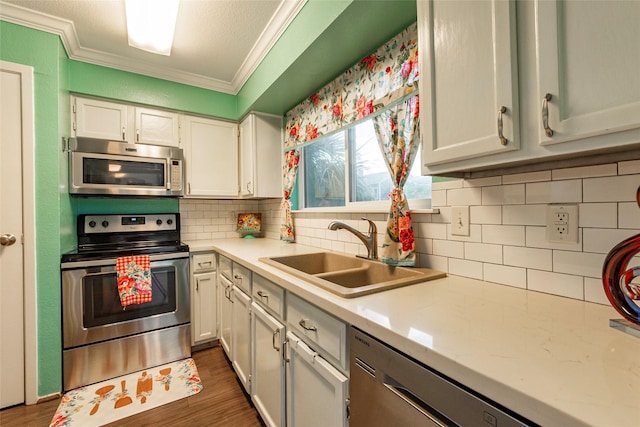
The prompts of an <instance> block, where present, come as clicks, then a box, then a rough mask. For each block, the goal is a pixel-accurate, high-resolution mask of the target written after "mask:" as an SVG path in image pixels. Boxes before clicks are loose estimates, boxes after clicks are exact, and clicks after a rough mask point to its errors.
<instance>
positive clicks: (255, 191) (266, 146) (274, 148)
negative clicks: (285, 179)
mask: <svg viewBox="0 0 640 427" xmlns="http://www.w3.org/2000/svg"><path fill="white" fill-rule="evenodd" d="M239 132H240V196H243V197H247V196H250V197H281V196H282V178H281V176H282V168H281V164H282V157H283V153H282V117H280V116H272V115H267V114H262V113H251V114H249V115H248V116H247V117H245V118H244V119H243V120H242V122H240V127H239Z"/></svg>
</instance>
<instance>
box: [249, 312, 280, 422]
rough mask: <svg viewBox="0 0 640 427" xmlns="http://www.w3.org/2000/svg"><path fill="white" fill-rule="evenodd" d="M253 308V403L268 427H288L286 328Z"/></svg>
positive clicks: (271, 317)
mask: <svg viewBox="0 0 640 427" xmlns="http://www.w3.org/2000/svg"><path fill="white" fill-rule="evenodd" d="M251 307H252V314H251V332H252V337H253V346H252V351H251V367H252V370H251V372H252V374H251V400H252V401H253V404H254V405H255V407H256V409H257V410H258V412H259V413H260V415H261V416H262V421H264V423H265V424H266V425H267V426H268V427H277V426H278V427H279V426H284V425H285V408H284V403H285V382H284V378H285V374H284V373H285V363H284V358H283V356H282V352H283V342H284V337H285V329H284V325H283V324H282V323H281V322H280V321H278V320H277V319H276V318H275V317H273V316H271V315H270V314H269V313H267V312H266V311H265V310H264V309H263V308H262V307H261V306H260V305H259V304H257V303H256V302H255V301H254V302H253V303H252V304H251Z"/></svg>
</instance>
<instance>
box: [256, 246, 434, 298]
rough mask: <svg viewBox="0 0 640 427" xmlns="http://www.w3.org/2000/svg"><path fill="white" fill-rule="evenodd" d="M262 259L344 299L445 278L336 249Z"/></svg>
mask: <svg viewBox="0 0 640 427" xmlns="http://www.w3.org/2000/svg"><path fill="white" fill-rule="evenodd" d="M260 261H262V262H265V263H267V264H269V265H271V266H274V267H277V268H279V269H280V270H282V271H286V272H287V273H290V274H292V275H294V276H296V277H299V278H301V279H303V280H306V281H307V282H309V283H310V284H313V285H315V286H318V287H320V288H323V289H325V290H327V291H330V292H333V293H334V294H336V295H339V296H341V297H343V298H354V297H358V296H362V295H367V294H372V293H376V292H381V291H386V290H389V289H393V288H398V287H401V286H407V285H412V284H415V283H421V282H426V281H427V280H432V279H439V278H441V277H445V276H446V273H443V272H441V271H437V270H432V269H430V268H409V267H393V266H390V265H386V264H382V263H380V262H378V261H372V260H367V259H362V258H356V257H354V256H350V255H342V254H337V253H333V252H314V253H309V254H300V255H290V256H278V257H265V258H260Z"/></svg>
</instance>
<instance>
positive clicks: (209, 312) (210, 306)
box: [191, 253, 218, 345]
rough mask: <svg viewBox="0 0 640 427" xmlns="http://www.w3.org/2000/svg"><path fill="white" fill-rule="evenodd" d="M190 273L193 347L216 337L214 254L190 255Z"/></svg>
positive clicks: (216, 285)
mask: <svg viewBox="0 0 640 427" xmlns="http://www.w3.org/2000/svg"><path fill="white" fill-rule="evenodd" d="M191 271H193V274H192V277H191V344H192V345H195V344H201V343H204V342H207V341H212V340H214V339H216V338H217V337H218V310H217V306H218V304H217V298H218V295H217V293H218V291H217V288H218V282H217V280H216V256H215V254H214V253H201V254H195V255H192V256H191Z"/></svg>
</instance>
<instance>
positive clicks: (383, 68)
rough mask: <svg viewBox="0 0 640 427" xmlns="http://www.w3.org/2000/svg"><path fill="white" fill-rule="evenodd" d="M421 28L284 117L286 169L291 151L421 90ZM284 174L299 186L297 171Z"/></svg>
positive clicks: (286, 228)
mask: <svg viewBox="0 0 640 427" xmlns="http://www.w3.org/2000/svg"><path fill="white" fill-rule="evenodd" d="M417 37H418V27H417V24H416V23H414V24H412V25H410V26H409V27H408V28H407V29H405V30H404V31H402V32H401V33H400V34H398V35H397V36H396V37H394V38H393V39H391V40H389V41H388V42H387V43H385V44H384V45H383V46H381V47H380V48H379V49H378V50H376V51H375V52H374V53H372V54H371V55H368V56H366V57H365V58H363V59H362V60H361V61H360V62H358V63H357V64H355V65H354V66H352V67H351V68H349V69H348V70H346V71H345V72H344V73H342V74H341V75H340V76H339V77H338V78H336V79H335V80H333V81H332V82H331V83H329V84H327V85H325V86H324V87H323V88H321V89H320V90H318V91H317V92H315V93H313V94H312V95H311V96H309V97H308V98H307V99H306V100H304V101H303V102H301V103H300V104H299V105H297V106H296V107H294V108H293V109H291V110H290V111H289V112H288V113H287V114H286V115H285V121H286V134H285V140H284V146H285V154H284V155H285V169H286V168H287V166H286V164H287V158H289V159H290V158H291V157H292V155H291V154H288V153H289V152H290V150H292V149H294V148H296V147H298V146H300V145H301V144H306V143H309V142H311V141H313V140H314V139H316V138H318V137H320V136H324V135H328V134H329V133H332V132H334V131H337V130H339V129H340V128H342V127H344V126H346V125H349V124H352V123H354V122H356V121H358V120H361V119H364V118H365V117H367V116H370V115H371V114H374V113H376V111H379V110H380V109H382V108H383V107H384V105H383V104H379V103H377V102H376V101H375V100H379V99H382V98H384V97H386V96H388V95H389V94H391V93H395V91H397V90H399V89H402V88H405V87H409V88H411V90H413V88H415V87H416V86H417V81H418V78H419V74H418V40H417ZM296 170H297V164H296V168H295V169H293V170H292V171H289V170H284V171H283V180H284V181H283V182H284V186H285V195H284V196H285V199H286V198H287V194H289V195H290V191H287V190H286V186H287V182H291V181H292V180H293V181H295V171H296ZM289 206H290V203H285V201H283V209H282V226H281V233H280V239H281V240H287V241H293V240H294V239H295V237H294V231H293V223H292V222H291V213H290V210H287V207H289Z"/></svg>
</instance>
